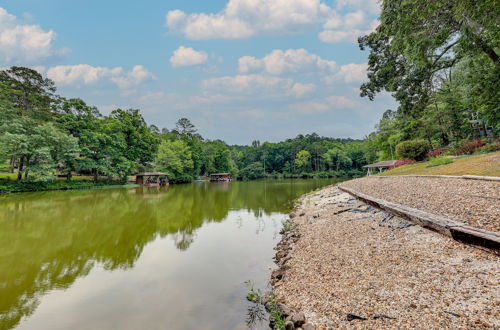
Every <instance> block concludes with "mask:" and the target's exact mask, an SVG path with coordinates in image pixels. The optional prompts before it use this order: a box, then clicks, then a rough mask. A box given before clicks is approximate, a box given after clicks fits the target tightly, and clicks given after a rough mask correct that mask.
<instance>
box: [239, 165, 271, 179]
mask: <svg viewBox="0 0 500 330" xmlns="http://www.w3.org/2000/svg"><path fill="white" fill-rule="evenodd" d="M240 176H241V177H242V178H243V180H255V179H262V178H265V177H266V172H264V167H263V166H262V163H260V162H255V163H252V164H250V165H248V166H247V167H245V168H244V169H242V170H241V172H240Z"/></svg>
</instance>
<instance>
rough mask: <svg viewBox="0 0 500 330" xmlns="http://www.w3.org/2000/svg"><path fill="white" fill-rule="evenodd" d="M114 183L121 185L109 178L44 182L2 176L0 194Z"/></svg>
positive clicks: (103, 185) (89, 186)
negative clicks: (95, 180) (15, 179)
mask: <svg viewBox="0 0 500 330" xmlns="http://www.w3.org/2000/svg"><path fill="white" fill-rule="evenodd" d="M115 185H123V182H121V181H109V180H98V181H97V182H94V181H90V180H71V181H68V180H52V181H46V182H37V181H14V180H10V179H5V178H3V179H0V194H5V193H14V192H28V191H47V190H70V189H90V188H102V187H106V186H115Z"/></svg>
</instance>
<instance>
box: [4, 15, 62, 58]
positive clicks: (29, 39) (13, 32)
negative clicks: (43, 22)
mask: <svg viewBox="0 0 500 330" xmlns="http://www.w3.org/2000/svg"><path fill="white" fill-rule="evenodd" d="M55 37H56V34H55V32H54V31H52V30H50V31H44V30H43V29H42V28H41V27H40V26H39V25H27V24H22V23H21V22H19V20H18V19H17V17H16V16H14V15H12V14H9V13H8V12H7V11H6V10H5V9H4V8H1V7H0V63H4V64H7V65H13V64H22V65H29V64H35V63H40V62H43V61H45V60H47V59H49V58H51V57H55V56H61V55H64V54H66V53H67V52H68V51H69V50H68V49H61V50H54V49H53V47H52V46H53V45H52V44H53V41H54V40H55Z"/></svg>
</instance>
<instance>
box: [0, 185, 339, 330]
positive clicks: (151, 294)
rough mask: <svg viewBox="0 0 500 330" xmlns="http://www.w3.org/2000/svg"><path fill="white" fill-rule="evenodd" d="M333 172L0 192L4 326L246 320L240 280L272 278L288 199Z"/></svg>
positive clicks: (217, 325)
mask: <svg viewBox="0 0 500 330" xmlns="http://www.w3.org/2000/svg"><path fill="white" fill-rule="evenodd" d="M336 181H338V180H333V179H324V180H323V179H321V180H269V181H250V182H229V183H209V182H197V183H192V184H185V185H171V186H169V187H162V188H145V187H135V188H110V189H94V190H74V191H53V192H37V193H22V194H11V195H4V196H1V197H0V329H11V328H16V329H37V330H38V329H51V330H54V329H200V328H202V329H247V328H248V326H247V324H246V323H247V318H248V315H247V314H248V309H249V307H251V304H250V303H248V302H247V301H246V299H245V296H246V294H247V292H248V288H247V286H246V285H245V283H244V282H245V281H247V280H251V281H253V282H254V283H255V286H256V287H258V288H262V289H266V288H267V289H268V288H269V286H268V281H269V279H270V273H271V271H270V270H271V269H272V268H274V263H273V260H272V257H273V256H274V253H275V251H274V250H273V248H274V246H275V245H276V243H277V241H278V240H279V238H280V235H279V231H280V228H281V226H282V221H284V220H286V219H287V213H288V212H289V211H290V210H291V208H292V207H293V203H294V200H295V199H296V198H298V197H299V196H301V195H302V194H304V193H307V192H309V191H312V190H314V189H317V188H320V187H323V186H326V185H328V184H332V183H334V182H336ZM255 326H256V327H257V328H259V327H262V328H265V327H266V326H267V324H264V323H263V324H256V325H255Z"/></svg>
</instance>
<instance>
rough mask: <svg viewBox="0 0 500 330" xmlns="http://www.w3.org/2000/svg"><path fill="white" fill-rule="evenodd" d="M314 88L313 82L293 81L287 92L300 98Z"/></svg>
mask: <svg viewBox="0 0 500 330" xmlns="http://www.w3.org/2000/svg"><path fill="white" fill-rule="evenodd" d="M315 89H316V85H315V84H301V83H295V84H294V85H293V86H292V88H291V89H290V91H289V94H290V95H292V96H293V97H296V98H301V97H304V96H306V95H309V94H311V93H312V92H314V90H315Z"/></svg>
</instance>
